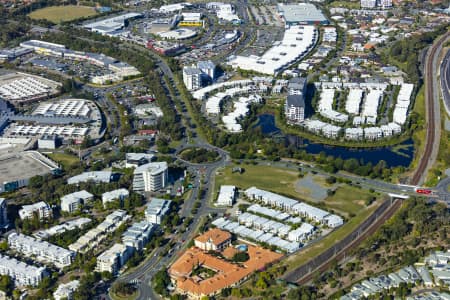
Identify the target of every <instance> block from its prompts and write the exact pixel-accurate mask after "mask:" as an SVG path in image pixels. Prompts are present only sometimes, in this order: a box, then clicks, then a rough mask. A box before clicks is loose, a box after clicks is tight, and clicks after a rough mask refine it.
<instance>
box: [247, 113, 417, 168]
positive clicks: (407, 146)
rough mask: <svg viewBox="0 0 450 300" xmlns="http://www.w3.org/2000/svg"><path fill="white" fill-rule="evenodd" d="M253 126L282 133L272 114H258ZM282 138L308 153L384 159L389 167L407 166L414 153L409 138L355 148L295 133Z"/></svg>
mask: <svg viewBox="0 0 450 300" xmlns="http://www.w3.org/2000/svg"><path fill="white" fill-rule="evenodd" d="M255 126H259V127H261V132H262V133H263V134H265V135H282V132H281V131H280V129H279V128H277V127H276V125H275V117H274V116H273V115H270V114H262V115H260V116H259V117H258V123H257V124H256V125H255ZM284 138H285V139H286V141H287V142H288V143H290V144H294V145H295V146H296V147H297V148H301V149H305V150H306V151H307V152H308V153H312V154H318V153H320V152H322V151H323V152H325V154H326V155H332V156H334V157H341V158H342V159H349V158H356V159H358V160H363V161H364V162H365V163H367V162H371V163H372V164H374V165H375V164H377V163H378V162H379V161H380V160H384V161H385V162H386V163H387V164H388V166H390V167H395V166H404V167H407V166H409V164H410V163H411V161H412V158H413V155H414V146H413V141H412V140H411V139H409V140H407V141H404V142H403V143H401V144H399V145H397V146H393V147H381V148H370V149H366V148H362V149H355V148H347V147H337V146H329V145H325V144H321V143H313V142H310V141H309V140H308V139H305V138H302V137H300V136H295V135H287V136H285V135H284Z"/></svg>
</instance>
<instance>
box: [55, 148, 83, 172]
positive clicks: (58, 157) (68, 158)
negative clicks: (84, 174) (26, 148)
mask: <svg viewBox="0 0 450 300" xmlns="http://www.w3.org/2000/svg"><path fill="white" fill-rule="evenodd" d="M47 155H48V157H50V158H51V159H52V160H54V161H56V162H57V163H60V164H61V165H62V166H63V168H64V170H67V169H70V168H71V167H72V166H74V165H76V164H77V163H78V162H79V160H78V157H77V156H75V155H72V154H66V153H58V152H54V153H47Z"/></svg>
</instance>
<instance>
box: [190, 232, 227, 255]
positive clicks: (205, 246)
mask: <svg viewBox="0 0 450 300" xmlns="http://www.w3.org/2000/svg"><path fill="white" fill-rule="evenodd" d="M230 244H231V234H230V233H229V232H227V231H224V230H220V229H217V228H213V229H210V230H208V231H207V232H205V233H203V234H202V235H200V236H198V237H196V238H195V239H194V245H195V247H197V248H200V249H202V250H204V251H210V250H213V251H222V250H224V249H225V248H227V247H228V246H229V245H230Z"/></svg>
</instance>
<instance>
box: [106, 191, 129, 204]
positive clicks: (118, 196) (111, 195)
mask: <svg viewBox="0 0 450 300" xmlns="http://www.w3.org/2000/svg"><path fill="white" fill-rule="evenodd" d="M128 196H130V192H129V191H128V190H127V189H123V188H122V189H117V190H114V191H110V192H106V193H103V194H102V203H103V206H106V203H108V202H112V201H114V200H119V201H123V199H125V198H127V197H128Z"/></svg>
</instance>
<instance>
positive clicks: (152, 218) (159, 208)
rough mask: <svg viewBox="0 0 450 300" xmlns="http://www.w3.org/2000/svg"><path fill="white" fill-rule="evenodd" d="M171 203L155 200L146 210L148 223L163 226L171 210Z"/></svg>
mask: <svg viewBox="0 0 450 300" xmlns="http://www.w3.org/2000/svg"><path fill="white" fill-rule="evenodd" d="M171 203H172V201H170V200H164V199H158V198H153V199H152V200H151V201H150V203H149V204H148V205H147V208H146V210H145V218H146V219H147V222H150V223H153V224H161V221H162V219H163V218H164V216H166V215H167V213H168V212H169V210H170V204H171Z"/></svg>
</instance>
